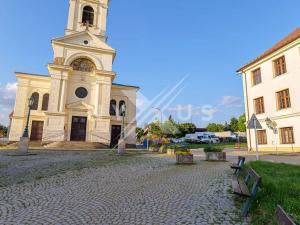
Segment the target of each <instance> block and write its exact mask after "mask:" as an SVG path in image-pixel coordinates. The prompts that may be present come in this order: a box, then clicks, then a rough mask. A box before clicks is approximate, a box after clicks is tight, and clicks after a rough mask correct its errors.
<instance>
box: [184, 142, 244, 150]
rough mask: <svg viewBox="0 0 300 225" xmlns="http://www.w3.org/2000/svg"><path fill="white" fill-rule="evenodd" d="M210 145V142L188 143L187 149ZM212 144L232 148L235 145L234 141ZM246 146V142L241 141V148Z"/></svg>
mask: <svg viewBox="0 0 300 225" xmlns="http://www.w3.org/2000/svg"><path fill="white" fill-rule="evenodd" d="M208 146H211V145H210V144H189V145H188V148H189V149H198V148H205V147H208ZM213 146H215V147H220V148H230V149H232V148H234V147H235V143H220V144H213ZM245 147H247V144H246V143H241V148H245Z"/></svg>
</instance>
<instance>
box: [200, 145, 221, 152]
mask: <svg viewBox="0 0 300 225" xmlns="http://www.w3.org/2000/svg"><path fill="white" fill-rule="evenodd" d="M223 150H224V149H223V148H221V147H217V146H207V147H205V148H204V152H223Z"/></svg>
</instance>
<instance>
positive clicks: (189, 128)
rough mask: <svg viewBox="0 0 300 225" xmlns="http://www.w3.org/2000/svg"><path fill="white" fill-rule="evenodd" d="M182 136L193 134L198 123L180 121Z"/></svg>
mask: <svg viewBox="0 0 300 225" xmlns="http://www.w3.org/2000/svg"><path fill="white" fill-rule="evenodd" d="M178 128H179V131H180V137H185V135H186V134H192V133H195V131H196V128H197V127H196V125H195V124H193V123H180V124H178Z"/></svg>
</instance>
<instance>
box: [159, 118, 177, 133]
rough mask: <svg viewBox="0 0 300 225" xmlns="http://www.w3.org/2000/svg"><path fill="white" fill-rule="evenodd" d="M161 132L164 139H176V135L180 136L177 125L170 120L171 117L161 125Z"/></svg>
mask: <svg viewBox="0 0 300 225" xmlns="http://www.w3.org/2000/svg"><path fill="white" fill-rule="evenodd" d="M162 132H163V136H164V137H170V138H172V137H176V135H178V134H180V131H179V129H178V124H177V123H176V122H175V121H174V120H173V119H172V117H171V116H170V117H169V119H168V120H166V121H165V122H164V123H163V126H162Z"/></svg>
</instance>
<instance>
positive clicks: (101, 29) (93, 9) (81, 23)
mask: <svg viewBox="0 0 300 225" xmlns="http://www.w3.org/2000/svg"><path fill="white" fill-rule="evenodd" d="M109 1H110V0H69V16H68V25H67V29H66V31H65V35H69V34H74V33H76V32H81V31H84V30H86V29H88V30H89V31H90V32H91V33H92V34H94V35H96V36H99V37H105V34H106V18H107V12H108V5H109Z"/></svg>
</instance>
